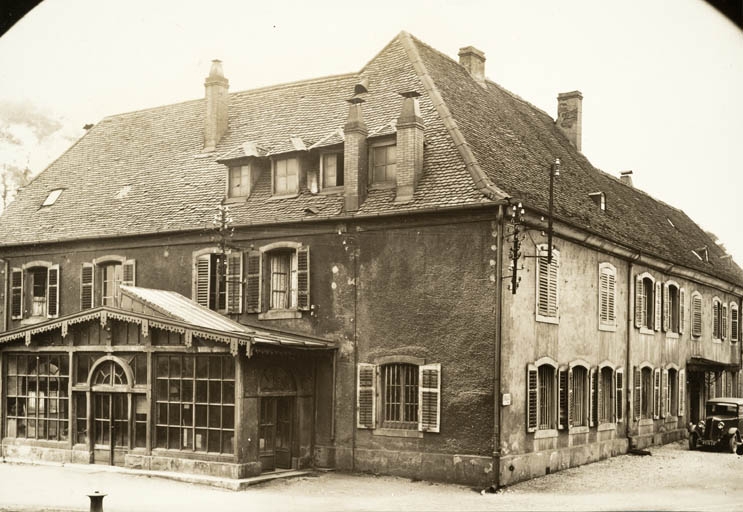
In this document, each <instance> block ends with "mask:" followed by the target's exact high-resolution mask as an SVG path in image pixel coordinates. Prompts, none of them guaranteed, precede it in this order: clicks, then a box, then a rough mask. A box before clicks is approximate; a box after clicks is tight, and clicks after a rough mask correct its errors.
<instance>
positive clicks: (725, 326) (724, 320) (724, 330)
mask: <svg viewBox="0 0 743 512" xmlns="http://www.w3.org/2000/svg"><path fill="white" fill-rule="evenodd" d="M727 337H728V305H727V304H723V305H722V339H723V340H724V339H727Z"/></svg>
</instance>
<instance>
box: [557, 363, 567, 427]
mask: <svg viewBox="0 0 743 512" xmlns="http://www.w3.org/2000/svg"><path fill="white" fill-rule="evenodd" d="M557 385H558V387H559V389H558V400H559V406H560V411H559V414H558V415H557V417H558V422H557V428H558V429H560V430H562V429H565V428H567V426H568V370H567V368H560V369H559V370H558V377H557Z"/></svg>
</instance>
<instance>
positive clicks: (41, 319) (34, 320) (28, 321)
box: [21, 316, 49, 325]
mask: <svg viewBox="0 0 743 512" xmlns="http://www.w3.org/2000/svg"><path fill="white" fill-rule="evenodd" d="M47 320H49V319H48V318H47V317H45V316H32V317H29V318H24V319H23V320H21V325H34V324H40V323H41V322H46V321H47Z"/></svg>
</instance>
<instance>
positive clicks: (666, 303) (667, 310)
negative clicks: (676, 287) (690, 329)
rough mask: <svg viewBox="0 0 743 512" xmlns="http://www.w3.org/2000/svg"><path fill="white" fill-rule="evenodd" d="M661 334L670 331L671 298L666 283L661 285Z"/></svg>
mask: <svg viewBox="0 0 743 512" xmlns="http://www.w3.org/2000/svg"><path fill="white" fill-rule="evenodd" d="M662 322H663V332H668V331H670V330H671V296H670V289H669V286H668V283H663V321H662Z"/></svg>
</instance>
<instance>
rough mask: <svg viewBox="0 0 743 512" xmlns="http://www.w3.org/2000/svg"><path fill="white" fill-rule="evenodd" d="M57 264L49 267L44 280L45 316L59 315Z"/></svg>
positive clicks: (54, 316)
mask: <svg viewBox="0 0 743 512" xmlns="http://www.w3.org/2000/svg"><path fill="white" fill-rule="evenodd" d="M59 277H60V276H59V264H57V265H52V266H51V267H49V270H48V272H47V280H46V316H47V317H48V318H57V317H58V316H59Z"/></svg>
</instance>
